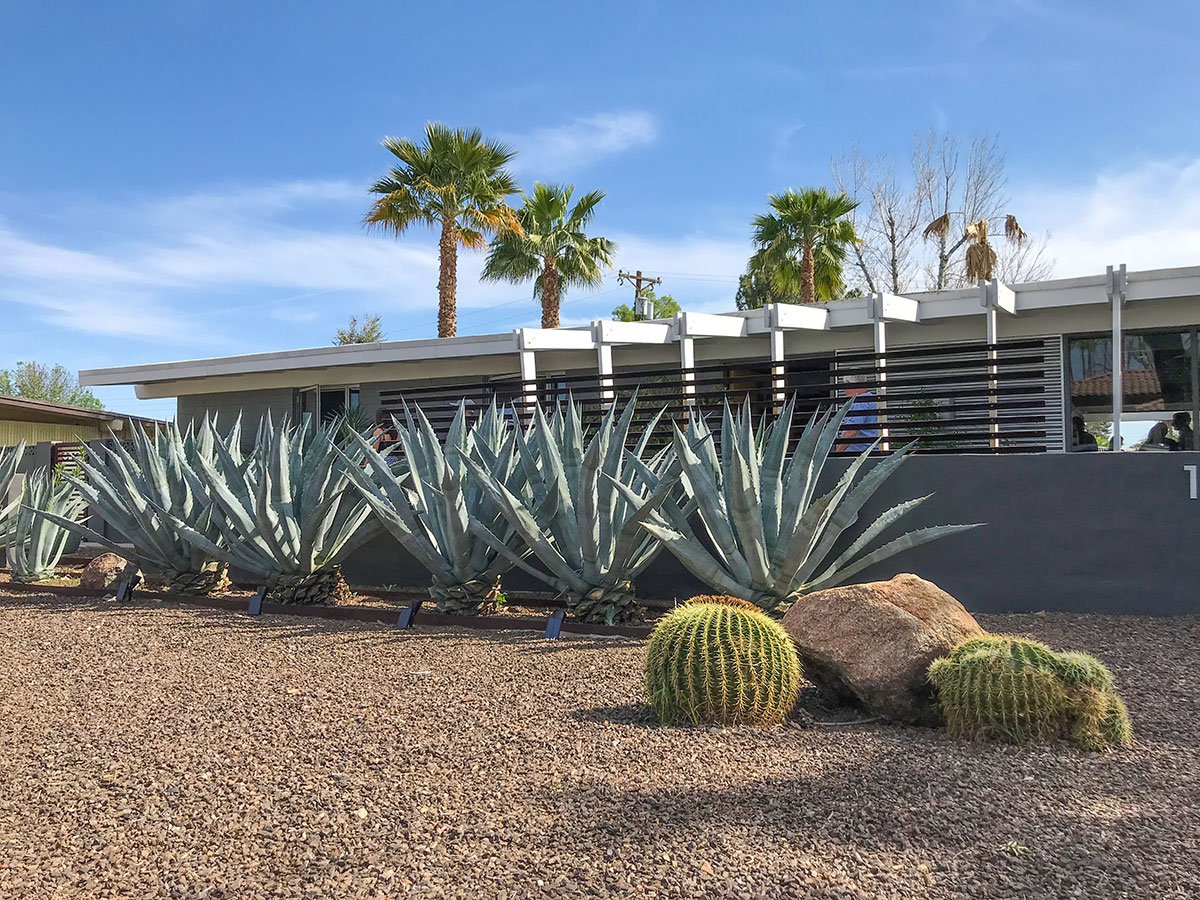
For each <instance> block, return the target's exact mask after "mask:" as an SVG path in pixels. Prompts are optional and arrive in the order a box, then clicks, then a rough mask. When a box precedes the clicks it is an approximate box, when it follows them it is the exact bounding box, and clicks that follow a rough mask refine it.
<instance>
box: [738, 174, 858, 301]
mask: <svg viewBox="0 0 1200 900" xmlns="http://www.w3.org/2000/svg"><path fill="white" fill-rule="evenodd" d="M768 199H769V200H770V203H771V209H772V212H769V213H765V214H763V215H761V216H756V217H755V219H754V244H755V246H756V247H757V248H758V250H757V252H756V253H755V254H754V256H753V257H751V259H750V267H749V269H750V272H751V273H753V274H757V275H760V276H762V275H765V276H767V277H769V278H770V280H771V285H772V287H774V289H775V291H776V292H777V293H779V294H781V295H784V296H786V295H788V294H795V293H797V292H799V294H800V302H801V303H812V302H813V301H815V300H833V299H836V298H837V297H839V296H840V295H841V292H842V290H843V289H844V288H845V282H844V281H843V280H842V269H843V266H844V265H845V262H846V249H847V247H849V245H850V244H853V243H855V242H856V241H858V239H859V238H858V235H857V234H856V233H855V231H854V225H853V223H851V222H850V221H849V220H848V219H846V218H845V216H846V215H848V214H849V213H850V212H851V211H852V210H854V209H855V208H856V207H857V206H858V203H857V201H855V200H851V199H850V197H848V196H847V195H846V194H831V193H830V192H829V191H828V190H827V189H826V188H823V187H820V188H806V189H804V190H801V191H795V190H786V191H784V192H783V193H782V194H771V195H770V197H769V198H768Z"/></svg>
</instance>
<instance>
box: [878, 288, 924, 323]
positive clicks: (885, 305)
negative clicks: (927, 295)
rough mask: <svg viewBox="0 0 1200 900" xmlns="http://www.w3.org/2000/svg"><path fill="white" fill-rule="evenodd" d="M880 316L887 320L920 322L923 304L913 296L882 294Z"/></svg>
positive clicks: (880, 296) (880, 297)
mask: <svg viewBox="0 0 1200 900" xmlns="http://www.w3.org/2000/svg"><path fill="white" fill-rule="evenodd" d="M879 318H881V319H883V321H885V322H920V321H921V304H920V302H919V301H917V300H914V299H912V298H911V297H900V296H897V295H896V294H880V295H879Z"/></svg>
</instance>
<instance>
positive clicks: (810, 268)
mask: <svg viewBox="0 0 1200 900" xmlns="http://www.w3.org/2000/svg"><path fill="white" fill-rule="evenodd" d="M815 252H816V247H815V246H814V245H813V244H807V245H806V246H805V247H804V256H803V258H802V259H801V260H800V302H801V303H812V302H813V301H814V300H816V299H817V261H816V260H815V259H813V256H814V255H815Z"/></svg>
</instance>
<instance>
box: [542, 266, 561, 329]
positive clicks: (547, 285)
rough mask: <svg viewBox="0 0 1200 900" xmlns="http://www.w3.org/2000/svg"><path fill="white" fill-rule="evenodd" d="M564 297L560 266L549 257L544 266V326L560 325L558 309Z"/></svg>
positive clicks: (553, 326) (555, 326)
mask: <svg viewBox="0 0 1200 900" xmlns="http://www.w3.org/2000/svg"><path fill="white" fill-rule="evenodd" d="M561 302H562V298H561V295H560V293H559V281H558V267H557V266H555V264H554V260H552V259H548V260H546V262H545V265H544V266H543V267H542V327H543V328H557V327H558V309H559V306H560V305H561Z"/></svg>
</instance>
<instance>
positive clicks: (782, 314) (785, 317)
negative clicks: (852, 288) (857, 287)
mask: <svg viewBox="0 0 1200 900" xmlns="http://www.w3.org/2000/svg"><path fill="white" fill-rule="evenodd" d="M829 318H830V317H829V307H827V306H821V305H818V304H815V303H814V304H805V305H803V306H802V305H800V304H798V303H772V304H770V305H768V306H764V307H763V317H762V319H761V320H760V321H757V322H755V321H754V320H753V319H752V320H750V331H751V333H753V334H761V333H762V332H764V331H775V330H776V329H782V330H784V331H790V330H795V329H805V330H808V331H827V330H829Z"/></svg>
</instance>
